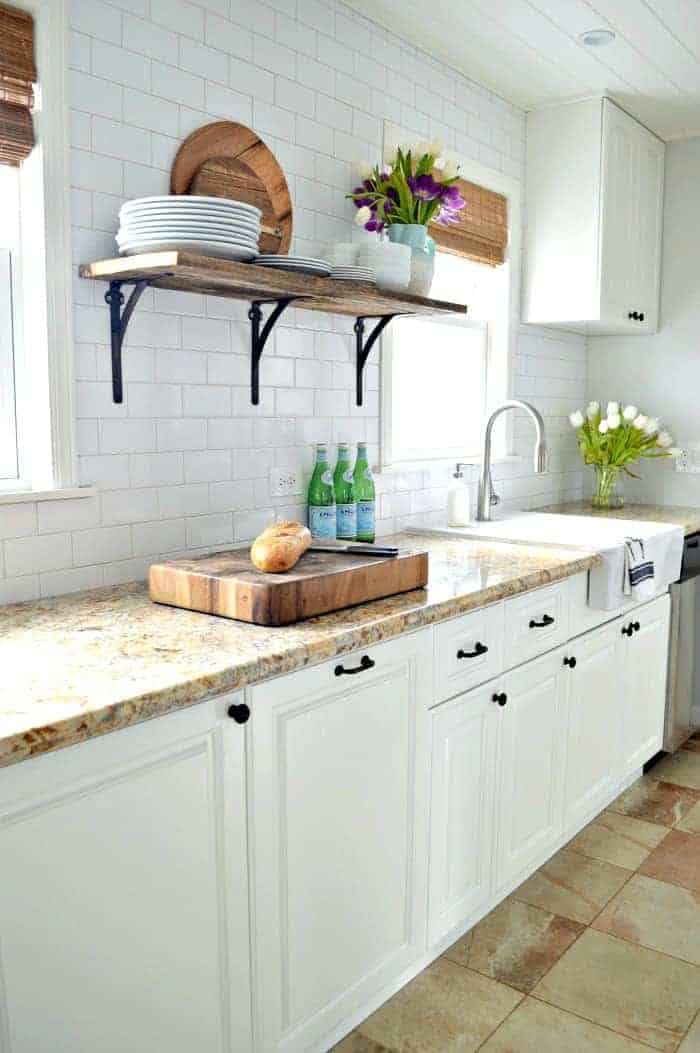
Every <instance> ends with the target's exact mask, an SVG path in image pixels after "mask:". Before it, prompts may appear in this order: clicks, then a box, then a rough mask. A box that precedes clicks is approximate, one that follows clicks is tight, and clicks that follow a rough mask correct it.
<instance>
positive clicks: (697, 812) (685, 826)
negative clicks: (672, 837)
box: [676, 801, 700, 834]
mask: <svg viewBox="0 0 700 1053" xmlns="http://www.w3.org/2000/svg"><path fill="white" fill-rule="evenodd" d="M676 829H677V830H685V832H686V833H688V834H700V801H698V803H697V804H694V805H693V807H692V808H691V809H690V811H689V812H686V813H685V815H684V816H683V818H682V819H681V820H680V821H679V823H678V825H677V827H676Z"/></svg>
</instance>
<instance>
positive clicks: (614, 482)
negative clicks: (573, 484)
mask: <svg viewBox="0 0 700 1053" xmlns="http://www.w3.org/2000/svg"><path fill="white" fill-rule="evenodd" d="M593 471H594V473H595V479H594V487H593V496H592V497H591V504H592V505H593V507H594V508H622V506H623V504H624V503H625V501H624V498H623V496H622V494H621V493H620V489H619V485H620V472H621V469H620V468H618V467H617V466H615V465H612V466H611V465H598V464H596V465H594V467H593Z"/></svg>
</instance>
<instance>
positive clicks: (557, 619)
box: [505, 581, 569, 669]
mask: <svg viewBox="0 0 700 1053" xmlns="http://www.w3.org/2000/svg"><path fill="white" fill-rule="evenodd" d="M567 585H568V582H566V581H561V582H557V584H556V585H548V586H547V587H546V588H544V589H535V590H534V591H533V592H526V593H525V594H524V595H523V596H516V597H514V598H513V599H512V600H506V601H505V639H506V640H507V641H508V648H507V650H506V652H505V666H506V668H507V669H512V668H513V666H516V665H520V663H521V662H526V661H527V660H528V659H529V658H534V657H535V656H536V655H538V654H544V653H545V651H551V650H552V648H553V647H558V646H559V644H562V643H564V641H565V640H566V639H567V637H568V632H569V624H568V623H569V604H568V589H567Z"/></svg>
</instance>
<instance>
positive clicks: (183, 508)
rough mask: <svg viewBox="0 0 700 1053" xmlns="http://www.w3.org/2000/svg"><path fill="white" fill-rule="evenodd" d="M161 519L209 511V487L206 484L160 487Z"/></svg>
mask: <svg viewBox="0 0 700 1053" xmlns="http://www.w3.org/2000/svg"><path fill="white" fill-rule="evenodd" d="M158 505H159V507H160V516H161V519H174V518H177V517H179V516H185V515H197V514H199V513H200V512H202V513H203V512H208V511H209V487H208V485H207V484H206V483H193V484H191V485H189V486H161V487H160V488H159V490H158Z"/></svg>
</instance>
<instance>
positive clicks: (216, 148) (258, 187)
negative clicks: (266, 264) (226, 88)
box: [170, 121, 292, 253]
mask: <svg viewBox="0 0 700 1053" xmlns="http://www.w3.org/2000/svg"><path fill="white" fill-rule="evenodd" d="M170 193H171V194H194V195H202V196H209V197H227V198H232V199H233V200H235V201H245V202H247V203H248V204H249V205H256V206H257V207H258V208H259V209H260V210H261V211H262V214H263V219H262V232H261V236H260V251H261V252H267V253H273V252H275V253H286V252H288V251H289V245H290V243H291V240H292V200H291V198H290V196H289V188H288V186H287V181H286V179H285V178H284V172H283V171H282V169H281V168H280V166H279V164H278V162H277V160H276V158H275V155H274V154H273V153H272V151H271V150H270V149H269V147H267V146H266V145H265V143H264V142H263V141H262V139H261V138H260V137H259V136H258V135H256V133H255V132H254V131H252V130H251V129H250V128H246V126H245V125H244V124H236V123H235V122H234V121H214V122H213V123H212V124H205V125H203V126H202V127H201V128H198V129H197V130H196V131H195V132H192V134H191V135H189V136H188V137H187V139H185V141H184V143H183V144H182V146H181V147H180V149H179V150H178V152H177V155H176V157H175V161H174V163H173V168H172V172H171V173H170Z"/></svg>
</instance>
